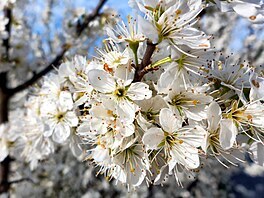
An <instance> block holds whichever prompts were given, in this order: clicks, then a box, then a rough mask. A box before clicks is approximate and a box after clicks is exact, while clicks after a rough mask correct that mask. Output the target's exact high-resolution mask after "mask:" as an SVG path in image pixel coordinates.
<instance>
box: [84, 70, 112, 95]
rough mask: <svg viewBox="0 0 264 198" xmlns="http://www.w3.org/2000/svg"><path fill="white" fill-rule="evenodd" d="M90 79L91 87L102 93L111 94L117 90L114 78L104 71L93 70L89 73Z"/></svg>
mask: <svg viewBox="0 0 264 198" xmlns="http://www.w3.org/2000/svg"><path fill="white" fill-rule="evenodd" d="M88 79H89V82H90V83H91V85H92V86H93V87H94V88H95V89H96V90H97V91H100V92H102V93H111V92H113V91H114V90H115V88H116V82H115V80H114V78H113V77H112V76H111V75H110V74H108V73H107V72H105V71H103V70H98V69H93V70H90V71H89V72H88Z"/></svg>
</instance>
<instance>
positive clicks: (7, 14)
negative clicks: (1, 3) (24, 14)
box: [3, 7, 12, 60]
mask: <svg viewBox="0 0 264 198" xmlns="http://www.w3.org/2000/svg"><path fill="white" fill-rule="evenodd" d="M4 14H5V17H6V18H8V20H9V21H8V23H7V24H6V26H5V30H6V31H7V32H8V37H7V38H6V39H4V40H3V45H4V47H5V58H6V59H7V60H8V59H9V48H10V44H9V40H10V35H11V27H12V26H11V24H12V9H11V8H9V7H7V8H5V9H4Z"/></svg>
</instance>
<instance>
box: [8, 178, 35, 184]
mask: <svg viewBox="0 0 264 198" xmlns="http://www.w3.org/2000/svg"><path fill="white" fill-rule="evenodd" d="M24 181H28V182H31V183H35V182H34V181H33V180H32V179H30V178H21V179H17V180H14V181H10V182H8V184H9V185H11V184H17V183H21V182H24Z"/></svg>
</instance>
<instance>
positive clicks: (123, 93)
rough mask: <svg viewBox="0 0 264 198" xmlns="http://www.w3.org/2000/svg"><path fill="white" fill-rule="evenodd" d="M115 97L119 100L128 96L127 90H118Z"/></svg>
mask: <svg viewBox="0 0 264 198" xmlns="http://www.w3.org/2000/svg"><path fill="white" fill-rule="evenodd" d="M113 94H114V96H116V97H117V98H120V99H121V98H124V97H125V96H126V89H125V88H117V89H116V90H115V91H114V93H113Z"/></svg>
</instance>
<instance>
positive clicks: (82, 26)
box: [8, 0, 107, 96]
mask: <svg viewBox="0 0 264 198" xmlns="http://www.w3.org/2000/svg"><path fill="white" fill-rule="evenodd" d="M106 1H107V0H100V1H99V3H98V5H97V6H96V8H95V9H94V10H93V12H92V13H91V14H89V15H87V17H86V18H85V20H84V22H83V23H82V24H79V25H78V26H77V34H78V37H79V36H80V35H81V34H82V32H83V31H84V30H85V28H87V27H88V25H89V23H91V22H92V21H93V20H94V19H95V18H96V17H98V16H100V10H101V9H102V7H103V6H104V4H105V3H106ZM70 47H71V46H70V45H65V46H64V47H63V50H62V51H61V52H60V54H58V55H57V56H56V58H55V59H54V60H53V61H52V62H51V63H50V64H49V65H48V66H47V67H46V68H45V69H43V70H42V71H41V72H39V73H37V74H35V75H34V76H33V77H32V78H31V79H29V80H28V81H26V82H24V83H23V84H21V85H19V86H17V87H16V88H13V89H9V90H8V93H9V95H10V96H12V95H14V94H16V93H18V92H20V91H23V90H25V89H26V88H28V87H29V86H31V85H33V84H34V83H36V82H37V81H38V80H39V79H40V78H41V77H43V76H44V75H46V74H47V73H49V72H50V71H51V70H53V68H56V67H58V66H59V65H60V63H61V62H62V58H63V56H64V54H65V53H66V52H67V51H68V50H69V49H70Z"/></svg>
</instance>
